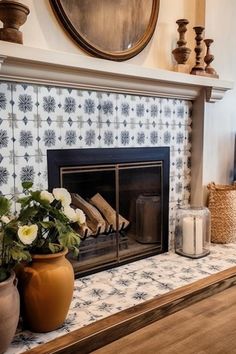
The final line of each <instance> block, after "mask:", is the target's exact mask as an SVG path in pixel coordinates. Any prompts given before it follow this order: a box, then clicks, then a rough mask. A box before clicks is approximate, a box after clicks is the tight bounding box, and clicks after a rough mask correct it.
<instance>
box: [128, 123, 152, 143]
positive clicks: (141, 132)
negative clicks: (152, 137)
mask: <svg viewBox="0 0 236 354" xmlns="http://www.w3.org/2000/svg"><path fill="white" fill-rule="evenodd" d="M132 132H133V134H134V146H137V147H145V146H149V129H148V128H146V126H145V125H143V126H140V125H139V124H135V127H134V129H133V131H132Z"/></svg>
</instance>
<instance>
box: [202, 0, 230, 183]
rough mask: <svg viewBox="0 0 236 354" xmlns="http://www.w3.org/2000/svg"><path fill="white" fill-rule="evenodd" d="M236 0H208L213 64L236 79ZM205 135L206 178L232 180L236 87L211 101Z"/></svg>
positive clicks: (226, 74) (207, 11)
mask: <svg viewBox="0 0 236 354" xmlns="http://www.w3.org/2000/svg"><path fill="white" fill-rule="evenodd" d="M235 17H236V1H235V0H227V1H222V0H206V19H205V21H206V37H208V38H213V39H214V41H215V42H214V43H213V45H212V54H214V55H215V60H214V62H213V63H212V66H214V68H215V69H216V70H217V72H218V74H219V76H220V78H221V79H226V80H231V81H234V82H235V81H236V46H235V33H236V22H235ZM206 112H207V114H206V120H205V135H204V155H205V161H204V176H203V178H204V182H205V184H207V183H208V182H210V181H215V182H217V183H229V182H232V179H233V161H234V136H235V133H236V88H235V89H234V90H232V91H230V92H227V94H226V95H225V97H224V99H223V100H222V101H220V102H218V103H215V104H207V106H206Z"/></svg>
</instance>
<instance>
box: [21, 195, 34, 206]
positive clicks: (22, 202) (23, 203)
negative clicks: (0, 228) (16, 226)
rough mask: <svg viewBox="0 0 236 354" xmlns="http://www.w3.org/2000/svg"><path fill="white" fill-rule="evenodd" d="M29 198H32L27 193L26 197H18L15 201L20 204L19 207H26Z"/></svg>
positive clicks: (29, 200)
mask: <svg viewBox="0 0 236 354" xmlns="http://www.w3.org/2000/svg"><path fill="white" fill-rule="evenodd" d="M31 200H32V198H31V195H29V196H27V197H23V198H18V199H17V203H19V204H21V207H26V206H27V205H29V203H30V202H31Z"/></svg>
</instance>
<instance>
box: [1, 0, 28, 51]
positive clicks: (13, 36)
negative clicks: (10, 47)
mask: <svg viewBox="0 0 236 354" xmlns="http://www.w3.org/2000/svg"><path fill="white" fill-rule="evenodd" d="M29 13H30V10H29V8H28V6H26V5H23V4H20V3H19V2H17V1H13V0H2V1H0V20H1V21H2V23H3V28H1V29H0V40H2V41H8V42H14V43H20V44H23V37H22V32H21V31H19V28H20V26H22V25H23V24H24V23H25V21H26V19H27V16H28V14H29Z"/></svg>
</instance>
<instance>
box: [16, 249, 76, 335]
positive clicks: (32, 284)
mask: <svg viewBox="0 0 236 354" xmlns="http://www.w3.org/2000/svg"><path fill="white" fill-rule="evenodd" d="M66 253H67V250H64V251H62V252H58V253H54V254H47V255H33V256H32V262H31V264H30V265H27V266H25V267H24V271H23V274H21V284H20V289H21V290H20V293H21V297H22V316H23V321H24V323H25V325H26V326H27V328H29V329H30V330H32V331H34V332H49V331H53V330H55V329H57V328H58V327H60V326H61V325H62V324H63V322H64V321H65V319H66V316H67V313H68V310H69V307H70V303H71V300H72V295H73V289H74V271H73V268H72V266H71V264H70V262H69V261H68V260H67V259H66V258H65V255H66Z"/></svg>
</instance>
